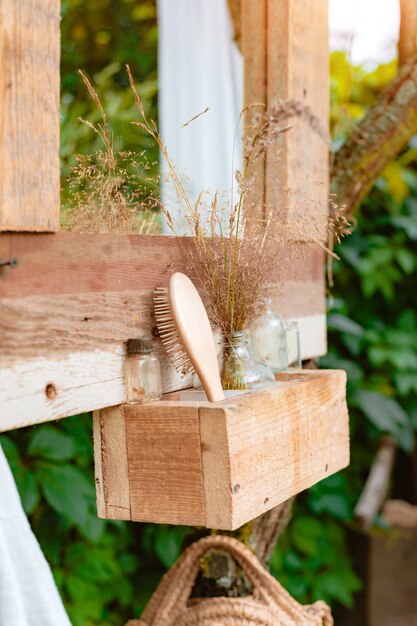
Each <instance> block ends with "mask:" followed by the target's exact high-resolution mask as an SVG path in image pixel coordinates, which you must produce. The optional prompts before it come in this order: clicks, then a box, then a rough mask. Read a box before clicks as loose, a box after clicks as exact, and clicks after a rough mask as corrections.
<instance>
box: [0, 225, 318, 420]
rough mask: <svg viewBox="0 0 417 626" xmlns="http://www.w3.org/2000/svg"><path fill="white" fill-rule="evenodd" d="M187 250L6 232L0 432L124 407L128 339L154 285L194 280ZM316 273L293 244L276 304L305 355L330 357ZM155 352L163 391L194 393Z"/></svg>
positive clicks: (115, 239)
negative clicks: (176, 277)
mask: <svg viewBox="0 0 417 626" xmlns="http://www.w3.org/2000/svg"><path fill="white" fill-rule="evenodd" d="M191 245H192V241H191V240H190V239H186V238H185V239H182V241H181V244H180V243H179V241H178V240H177V239H176V238H175V237H164V236H152V237H151V236H143V235H119V236H112V235H99V234H77V233H57V234H54V235H52V234H51V235H33V236H31V237H29V236H28V235H18V234H10V235H9V234H7V235H6V234H3V235H2V236H1V237H0V257H3V256H15V257H16V258H17V260H18V263H19V264H18V267H17V268H16V269H10V268H5V269H3V270H1V269H0V334H1V338H2V341H1V358H0V397H1V399H2V402H1V409H0V431H4V430H9V429H11V428H18V427H20V426H26V425H30V424H36V423H38V422H42V421H47V420H53V419H58V418H61V417H65V416H67V415H75V414H77V413H82V412H84V411H91V410H94V409H99V408H102V407H104V406H113V405H116V404H120V403H122V402H124V401H125V389H124V381H123V362H124V342H125V341H126V340H127V339H128V338H129V337H132V336H138V335H141V334H149V333H151V332H152V328H153V326H154V320H153V318H152V292H153V290H154V289H155V287H157V286H159V285H164V284H166V283H167V281H168V277H169V276H170V274H171V273H172V272H173V271H175V270H182V271H186V272H187V273H189V274H191V275H192V271H191V268H190V264H189V262H188V261H187V256H186V255H184V246H185V248H187V247H188V249H189V248H190V246H191ZM322 266H323V255H322V252H321V251H320V250H319V249H318V248H317V247H315V246H313V245H310V244H294V246H293V247H292V248H291V249H289V253H288V259H287V263H286V266H285V267H281V268H279V272H277V275H279V277H280V282H279V283H278V284H277V285H276V288H275V298H276V306H277V308H278V310H279V311H281V313H282V315H283V316H284V317H291V318H297V319H298V320H299V322H300V326H301V330H302V346H303V350H304V354H303V356H304V357H305V358H310V357H313V356H318V355H320V354H324V353H325V351H326V337H325V313H324V310H323V307H324V281H323V274H322ZM281 276H284V277H285V278H282V279H281ZM197 284H198V283H197ZM157 349H158V351H159V354H160V356H161V359H162V363H163V381H164V391H165V392H168V391H173V390H176V389H181V388H185V387H188V386H190V384H191V379H190V377H187V378H185V379H181V378H180V377H179V375H178V374H177V373H176V372H175V370H174V369H173V368H172V367H171V366H170V365H169V363H168V362H167V361H166V360H165V358H164V354H163V351H162V349H161V347H160V346H159V344H158V345H157ZM48 385H52V386H53V389H54V390H55V391H54V392H53V393H52V394H51V393H49V394H47V393H46V390H47V389H49V390H51V387H49V388H48Z"/></svg>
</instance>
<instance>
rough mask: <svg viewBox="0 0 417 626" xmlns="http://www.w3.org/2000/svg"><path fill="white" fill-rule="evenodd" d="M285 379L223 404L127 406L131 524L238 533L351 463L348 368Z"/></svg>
mask: <svg viewBox="0 0 417 626" xmlns="http://www.w3.org/2000/svg"><path fill="white" fill-rule="evenodd" d="M277 381H278V382H277V383H276V384H275V385H271V386H270V387H268V388H266V389H264V390H262V391H256V392H251V393H248V394H245V395H242V396H237V397H234V398H228V399H226V400H224V401H222V402H217V403H215V404H210V403H209V402H179V401H162V402H155V403H151V404H148V405H130V406H129V405H124V407H123V409H124V412H125V418H126V440H127V448H128V452H127V457H128V473H129V483H130V510H131V519H132V520H134V521H148V522H155V523H168V524H176V523H182V524H190V525H203V526H207V527H208V528H217V529H223V530H234V529H235V528H238V527H240V526H241V525H242V524H244V523H245V522H247V521H249V520H251V519H254V518H255V517H258V516H259V515H261V514H262V513H264V512H266V511H268V510H269V509H271V508H273V507H275V506H277V505H278V504H280V503H281V502H283V501H285V500H287V499H288V498H290V497H292V496H294V495H296V494H297V493H299V492H300V491H302V490H304V489H306V488H307V487H310V486H311V485H313V484H315V483H316V482H318V481H319V480H322V479H323V478H326V477H327V476H330V475H331V474H333V473H334V472H336V471H338V470H340V469H342V468H343V467H346V465H347V464H348V463H349V419H348V413H347V406H346V390H345V387H346V374H345V372H341V371H331V370H321V371H303V372H302V373H297V374H281V375H278V376H277ZM110 427H111V426H110V425H109V424H108V423H107V422H106V421H102V422H101V428H102V432H101V436H102V437H103V429H104V430H105V429H106V428H110ZM122 454H124V450H123V451H122ZM113 462H115V463H116V464H117V461H115V459H113ZM120 462H121V463H124V462H125V461H124V459H120ZM103 463H104V464H105V460H104V455H102V458H101V472H102V475H103V476H104V475H105V476H106V480H108V481H110V482H112V481H113V480H114V479H113V477H112V472H111V471H108V472H105V469H104V467H103ZM109 489H113V491H114V485H112V486H111V487H110V486H109ZM104 492H105V490H104ZM114 512H115V513H116V514H117V509H114Z"/></svg>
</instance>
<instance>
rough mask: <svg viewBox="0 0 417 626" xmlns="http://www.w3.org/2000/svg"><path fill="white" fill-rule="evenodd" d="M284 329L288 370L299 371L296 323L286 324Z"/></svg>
mask: <svg viewBox="0 0 417 626" xmlns="http://www.w3.org/2000/svg"><path fill="white" fill-rule="evenodd" d="M285 328H286V331H287V350H288V369H289V370H300V369H301V368H302V361H301V345H300V329H299V326H298V324H297V322H286V324H285Z"/></svg>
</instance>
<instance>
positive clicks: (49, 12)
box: [0, 0, 60, 231]
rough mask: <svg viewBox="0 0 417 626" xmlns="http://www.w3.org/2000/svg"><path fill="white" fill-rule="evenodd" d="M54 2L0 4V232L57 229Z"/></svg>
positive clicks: (7, 0)
mask: <svg viewBox="0 0 417 626" xmlns="http://www.w3.org/2000/svg"><path fill="white" fill-rule="evenodd" d="M59 10H60V2H59V0H42V2H39V1H37V0H0V231H6V230H12V231H54V230H57V229H58V227H59V195H60V179H59V84H60V79H59V58H60V40H59Z"/></svg>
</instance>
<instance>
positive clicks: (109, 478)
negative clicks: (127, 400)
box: [93, 406, 131, 520]
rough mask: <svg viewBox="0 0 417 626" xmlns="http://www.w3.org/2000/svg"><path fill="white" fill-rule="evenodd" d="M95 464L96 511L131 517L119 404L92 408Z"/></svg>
mask: <svg viewBox="0 0 417 626" xmlns="http://www.w3.org/2000/svg"><path fill="white" fill-rule="evenodd" d="M93 432H94V465H95V476H96V480H95V483H96V495H97V513H98V516H99V517H103V518H106V519H122V520H130V519H131V514H130V493H129V474H128V457H127V443H126V428H125V414H124V411H123V409H122V408H121V407H120V406H115V407H110V408H108V409H103V410H101V411H94V415H93Z"/></svg>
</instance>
